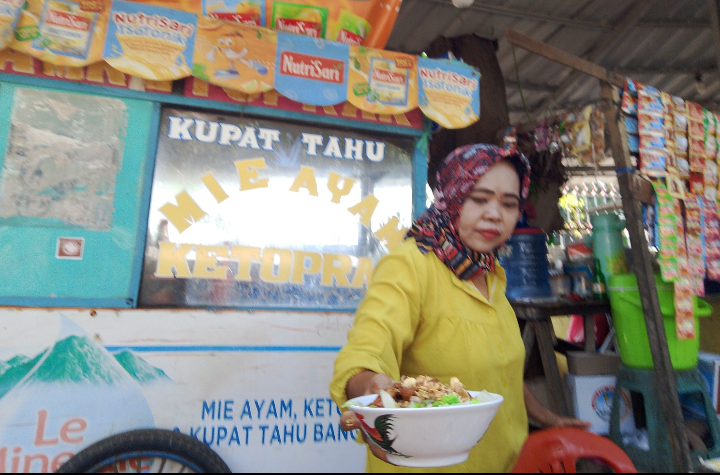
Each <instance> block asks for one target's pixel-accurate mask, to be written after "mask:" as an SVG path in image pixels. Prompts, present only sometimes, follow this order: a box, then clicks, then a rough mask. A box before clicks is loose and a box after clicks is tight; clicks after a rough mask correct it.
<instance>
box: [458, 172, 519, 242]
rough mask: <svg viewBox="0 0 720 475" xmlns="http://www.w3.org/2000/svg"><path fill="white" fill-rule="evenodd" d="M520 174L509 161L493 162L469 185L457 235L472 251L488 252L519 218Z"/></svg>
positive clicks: (509, 234) (508, 236)
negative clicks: (470, 186) (469, 188)
mask: <svg viewBox="0 0 720 475" xmlns="http://www.w3.org/2000/svg"><path fill="white" fill-rule="evenodd" d="M519 190H520V178H519V177H518V174H517V171H516V170H515V168H514V167H513V166H512V164H510V163H508V162H507V161H502V162H499V163H496V164H495V165H493V166H492V167H491V168H490V169H489V170H488V171H487V173H485V174H484V175H483V176H481V177H480V179H479V180H478V181H477V182H476V183H475V185H474V186H473V187H472V188H471V190H470V193H469V194H468V196H467V198H466V199H465V202H464V203H463V206H462V208H461V209H460V219H459V223H458V235H459V237H460V240H461V241H462V242H463V244H465V245H466V246H467V247H469V248H470V249H472V250H473V251H475V252H492V251H494V250H495V249H497V248H498V247H500V246H502V245H503V244H505V242H506V241H507V240H508V239H510V236H511V235H512V233H513V231H514V230H515V225H516V224H517V222H518V220H519V219H520V194H519Z"/></svg>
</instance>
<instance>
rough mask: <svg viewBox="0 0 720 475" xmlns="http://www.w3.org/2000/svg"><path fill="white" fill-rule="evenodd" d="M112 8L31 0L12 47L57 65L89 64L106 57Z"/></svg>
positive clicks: (66, 0)
mask: <svg viewBox="0 0 720 475" xmlns="http://www.w3.org/2000/svg"><path fill="white" fill-rule="evenodd" d="M108 14H109V11H108V9H105V10H104V11H101V12H94V11H86V10H83V9H82V6H81V3H80V2H77V1H74V0H45V1H43V0H28V2H27V7H26V8H25V9H24V10H22V12H21V14H20V19H19V21H18V24H17V27H16V30H15V41H14V42H13V43H12V48H13V49H14V50H16V51H20V52H23V53H26V54H28V55H30V56H33V57H35V58H38V59H39V60H41V61H47V62H50V63H52V64H54V65H56V66H87V65H89V64H93V63H96V62H98V61H100V60H101V59H102V52H103V47H104V45H105V35H106V32H107V23H108Z"/></svg>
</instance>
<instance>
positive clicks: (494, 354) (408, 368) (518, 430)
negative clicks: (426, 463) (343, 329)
mask: <svg viewBox="0 0 720 475" xmlns="http://www.w3.org/2000/svg"><path fill="white" fill-rule="evenodd" d="M487 281H488V288H489V295H490V298H489V299H486V298H485V297H484V296H483V295H482V294H481V293H480V292H479V291H478V290H477V289H476V288H475V287H474V286H473V285H472V284H471V283H469V282H468V281H462V280H460V279H459V278H458V277H457V276H456V275H455V274H454V273H453V272H452V271H451V270H450V269H448V267H447V266H445V264H443V263H442V261H440V259H438V257H437V256H436V255H435V254H434V253H431V252H429V253H427V254H422V253H421V252H420V251H419V250H418V248H417V245H416V244H415V240H414V239H408V240H406V241H405V242H404V243H403V244H402V245H401V246H399V247H398V248H397V249H395V250H393V252H391V253H390V254H388V255H386V256H385V257H383V258H382V259H381V260H380V262H378V264H377V267H376V269H375V272H374V275H373V280H372V283H371V284H370V286H369V287H368V290H367V293H366V296H365V299H364V300H363V301H362V303H361V304H360V306H359V307H358V309H357V313H356V316H355V323H354V326H353V328H352V329H351V330H350V332H349V333H348V342H347V345H346V346H344V347H343V348H342V349H341V351H340V353H339V354H338V357H337V359H336V360H335V372H334V375H333V379H332V382H331V384H330V393H331V396H332V398H333V400H334V401H335V402H336V403H337V404H338V405H342V404H343V403H344V402H345V401H346V400H347V396H346V394H345V387H346V385H347V382H348V380H349V379H350V378H351V377H352V376H354V375H355V374H357V373H359V372H361V371H362V370H365V369H368V370H371V371H374V372H376V373H384V374H387V375H388V376H390V377H391V378H393V379H394V380H399V379H400V376H401V375H406V376H417V375H421V374H423V375H428V376H434V377H437V378H438V379H439V380H440V381H441V382H443V383H445V384H448V383H449V382H450V378H451V377H452V376H456V377H457V378H459V379H460V381H461V382H462V383H463V384H464V385H465V387H466V388H467V389H469V390H477V391H480V390H483V389H484V390H487V391H489V392H492V393H496V394H500V395H502V396H503V397H504V398H505V401H504V402H503V403H502V405H501V406H500V410H499V411H498V413H497V415H496V416H495V419H494V420H493V422H492V423H491V424H490V427H489V428H488V431H487V432H486V434H485V436H484V437H483V439H482V440H481V441H480V443H479V444H478V445H476V446H475V447H474V448H473V449H472V451H471V452H470V457H469V458H468V460H467V461H466V462H464V463H462V464H459V465H453V466H450V467H441V468H439V469H438V468H433V469H428V470H422V469H411V468H405V467H396V466H392V465H389V464H386V463H384V462H382V461H381V460H379V459H377V458H375V457H374V456H373V455H372V454H371V453H370V451H368V459H367V471H368V472H372V473H374V472H392V473H406V472H424V471H425V472H507V471H508V470H510V469H511V468H512V467H513V465H514V463H515V461H516V459H517V455H518V454H519V452H520V449H521V448H522V445H523V443H524V442H525V439H526V438H527V435H528V434H527V432H528V421H527V413H526V410H525V402H524V399H523V365H524V360H525V348H524V346H523V342H522V338H521V336H520V329H519V327H518V323H517V319H516V317H515V313H514V311H513V309H512V307H511V306H510V303H509V302H508V300H507V298H506V297H505V286H506V277H505V271H504V270H503V269H502V268H500V266H496V270H495V272H493V273H491V274H489V275H488V276H487Z"/></svg>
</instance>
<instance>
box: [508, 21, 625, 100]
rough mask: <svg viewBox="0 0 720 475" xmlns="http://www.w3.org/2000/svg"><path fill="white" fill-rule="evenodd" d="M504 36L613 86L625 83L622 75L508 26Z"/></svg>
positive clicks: (527, 48) (520, 46) (518, 45)
mask: <svg viewBox="0 0 720 475" xmlns="http://www.w3.org/2000/svg"><path fill="white" fill-rule="evenodd" d="M505 36H506V37H507V40H508V42H509V43H510V44H511V45H515V46H517V47H519V48H522V49H524V50H527V51H530V52H531V53H535V54H537V55H539V56H542V57H544V58H547V59H549V60H551V61H555V62H556V63H560V64H562V65H565V66H567V67H569V68H572V69H574V70H576V71H580V72H581V73H585V74H588V75H590V76H592V77H594V78H597V79H602V80H603V81H609V82H610V83H611V84H613V85H615V86H618V87H623V86H624V85H625V78H624V77H623V76H620V75H619V74H614V73H611V72H610V71H608V70H607V69H605V68H603V67H602V66H598V65H597V64H595V63H592V62H590V61H587V60H585V59H582V58H580V57H579V56H575V55H574V54H570V53H568V52H566V51H563V50H561V49H559V48H555V47H554V46H550V45H549V44H547V43H543V42H542V41H538V40H535V39H533V38H530V37H529V36H525V35H523V34H522V33H520V32H517V31H515V30H511V29H509V28H507V29H506V30H505ZM557 89H558V88H556V90H557Z"/></svg>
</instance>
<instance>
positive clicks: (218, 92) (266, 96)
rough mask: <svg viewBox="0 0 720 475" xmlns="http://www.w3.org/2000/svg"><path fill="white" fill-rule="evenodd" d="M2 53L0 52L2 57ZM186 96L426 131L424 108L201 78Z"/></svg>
mask: <svg viewBox="0 0 720 475" xmlns="http://www.w3.org/2000/svg"><path fill="white" fill-rule="evenodd" d="M1 56H2V53H0V57H1ZM184 94H185V96H186V97H192V98H196V99H208V100H212V101H220V102H230V103H233V104H247V105H251V106H258V107H269V108H271V109H279V110H285V111H292V112H302V113H305V114H317V115H319V116H324V117H335V118H339V119H346V120H347V119H349V120H359V121H362V122H370V123H375V124H387V125H397V126H400V127H409V128H413V129H418V130H419V129H422V128H423V115H422V112H421V111H420V109H413V110H411V111H408V112H406V113H404V114H393V115H385V114H371V113H370V112H366V111H364V110H362V109H358V108H357V107H355V106H354V105H352V104H350V103H349V102H346V103H344V104H338V105H334V106H324V107H319V106H311V105H308V104H301V103H299V102H295V101H291V100H290V99H288V98H287V97H284V96H281V95H280V94H279V93H278V92H277V91H269V92H266V93H262V94H244V93H242V92H238V91H235V90H232V89H227V88H222V87H219V86H215V85H214V84H210V83H208V82H206V81H203V80H201V79H198V78H189V79H188V80H186V81H185V89H184Z"/></svg>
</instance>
